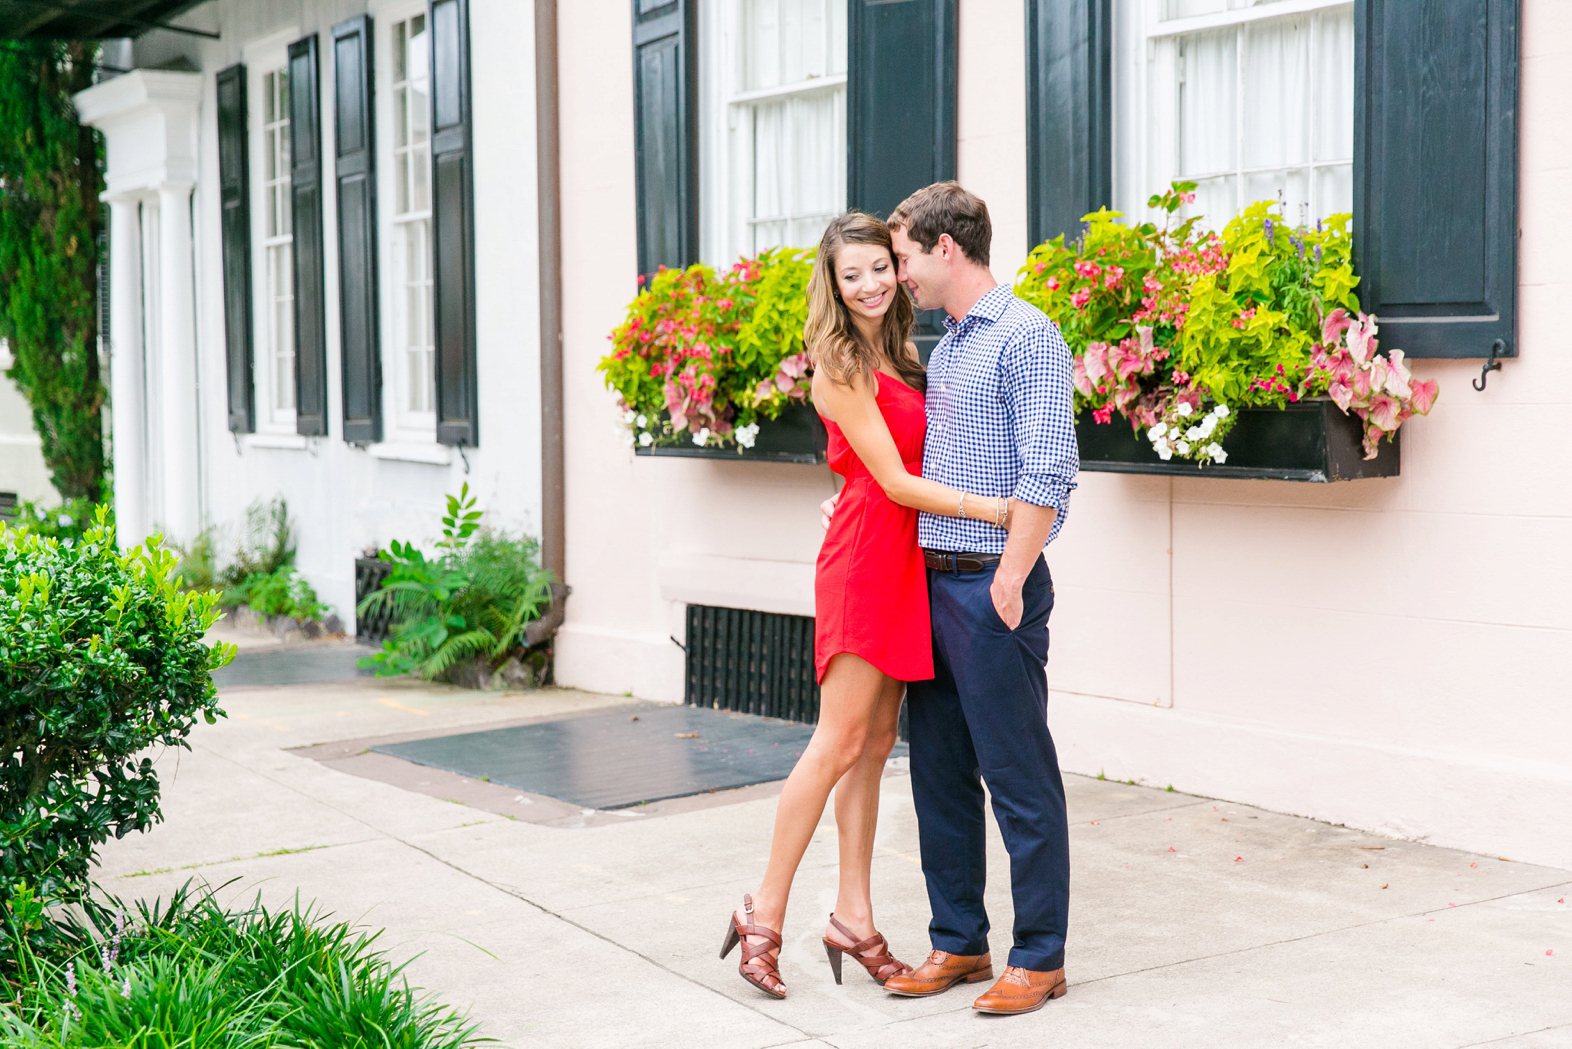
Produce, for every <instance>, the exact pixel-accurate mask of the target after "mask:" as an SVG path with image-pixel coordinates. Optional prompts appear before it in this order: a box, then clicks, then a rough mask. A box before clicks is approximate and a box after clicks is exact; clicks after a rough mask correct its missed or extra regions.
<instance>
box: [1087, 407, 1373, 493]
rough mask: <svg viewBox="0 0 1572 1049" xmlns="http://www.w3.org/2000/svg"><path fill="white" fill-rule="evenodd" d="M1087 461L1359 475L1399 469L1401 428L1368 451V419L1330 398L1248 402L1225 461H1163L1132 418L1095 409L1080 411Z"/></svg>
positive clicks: (1284, 477)
mask: <svg viewBox="0 0 1572 1049" xmlns="http://www.w3.org/2000/svg"><path fill="white" fill-rule="evenodd" d="M1075 435H1076V439H1077V440H1078V441H1079V443H1080V448H1081V469H1082V470H1087V471H1092V472H1099V473H1132V474H1168V475H1170V476H1180V477H1222V478H1232V479H1236V480H1272V481H1310V482H1314V483H1325V482H1331V481H1357V480H1362V479H1365V478H1371V477H1396V476H1397V475H1398V470H1399V468H1400V467H1401V462H1402V460H1401V451H1402V448H1401V444H1400V442H1401V440H1402V434H1401V432H1399V433H1398V434H1395V435H1393V437H1392V439H1391V440H1390V441H1386V440H1383V441H1382V442H1381V444H1380V446H1379V449H1380V450H1379V452H1378V453H1377V455H1376V457H1375V458H1374V459H1368V460H1367V459H1366V458H1365V457H1364V449H1363V447H1362V445H1361V442H1362V438H1363V424H1362V423H1361V422H1360V420H1359V418H1358V417H1357V416H1353V415H1346V414H1344V413H1343V412H1342V411H1341V410H1340V409H1339V408H1338V407H1337V405H1335V404H1333V403H1332V402H1331V401H1329V400H1326V399H1324V398H1317V399H1315V400H1306V401H1300V402H1299V403H1297V404H1290V405H1288V406H1287V407H1286V408H1281V409H1279V408H1241V409H1239V421H1238V422H1237V423H1236V424H1235V425H1234V428H1233V429H1232V430H1230V431H1229V433H1228V436H1227V437H1226V438H1225V439H1224V440H1223V450H1224V451H1225V452H1227V453H1228V461H1227V462H1225V463H1207V464H1205V465H1202V464H1201V463H1197V462H1193V461H1191V460H1189V459H1180V458H1179V457H1177V456H1175V457H1174V458H1172V459H1170V460H1168V461H1167V462H1164V461H1163V460H1162V459H1160V458H1158V455H1157V452H1156V450H1155V449H1153V448H1152V442H1151V441H1149V440H1147V439H1146V437H1145V435H1143V434H1136V433H1134V432H1133V431H1132V430H1131V428H1130V424H1129V422H1128V421H1127V420H1125V419H1122V418H1118V417H1115V418H1114V419H1113V420H1112V421H1110V422H1107V423H1099V422H1097V421H1096V420H1094V419H1093V418H1092V417H1091V413H1090V412H1083V413H1081V414H1080V415H1078V416H1077V417H1076V420H1075Z"/></svg>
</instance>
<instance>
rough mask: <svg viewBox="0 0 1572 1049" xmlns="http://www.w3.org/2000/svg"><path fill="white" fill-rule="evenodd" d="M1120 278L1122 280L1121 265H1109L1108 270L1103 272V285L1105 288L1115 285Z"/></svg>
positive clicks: (1122, 270)
mask: <svg viewBox="0 0 1572 1049" xmlns="http://www.w3.org/2000/svg"><path fill="white" fill-rule="evenodd" d="M1121 280H1124V267H1123V266H1109V267H1108V272H1107V273H1105V274H1103V286H1104V287H1106V288H1112V287H1114V286H1116V285H1117V284H1118V283H1119V282H1120V281H1121Z"/></svg>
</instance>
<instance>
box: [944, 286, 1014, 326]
mask: <svg viewBox="0 0 1572 1049" xmlns="http://www.w3.org/2000/svg"><path fill="white" fill-rule="evenodd" d="M1013 298H1015V292H1014V291H1012V290H1011V289H1010V286H1009V285H1008V284H996V285H994V287H993V288H992V289H991V290H990V291H988V292H986V293H985V294H984V295H983V297H982V298H980V299H978V300H977V301H976V302H975V303H973V304H972V308H971V309H969V310H967V311H966V316H964V317H962V318H961V319H960V320H956V319H955V318H953V317H951V316H950V315H949V314H948V313H946V314H945V315H944V330H945V331H947V332H953V331H956V330H957V329H959V328H963V327H965V326H966V325H967V324H968V323H969V322H971V321H973V320H985V321H988V322H989V323H992V322H994V321H996V320H998V319H999V318H1000V317H1002V316H1004V310H1005V307H1006V306H1008V305H1009V304H1010V300H1011V299H1013Z"/></svg>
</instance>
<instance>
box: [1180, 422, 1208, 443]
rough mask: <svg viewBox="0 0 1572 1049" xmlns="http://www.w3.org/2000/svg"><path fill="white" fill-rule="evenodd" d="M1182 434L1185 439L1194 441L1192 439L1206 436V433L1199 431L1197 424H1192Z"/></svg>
mask: <svg viewBox="0 0 1572 1049" xmlns="http://www.w3.org/2000/svg"><path fill="white" fill-rule="evenodd" d="M1184 435H1185V439H1186V440H1190V441H1194V440H1197V439H1199V438H1201V437H1205V436H1206V434H1205V433H1203V432H1202V431H1201V428H1200V427H1199V426H1192V427H1190V428H1189V429H1188V430H1186V431H1185V432H1184Z"/></svg>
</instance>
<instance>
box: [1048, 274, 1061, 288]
mask: <svg viewBox="0 0 1572 1049" xmlns="http://www.w3.org/2000/svg"><path fill="white" fill-rule="evenodd" d="M1047 287H1048V290H1049V291H1058V290H1059V278H1058V277H1049V278H1048V282H1047Z"/></svg>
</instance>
